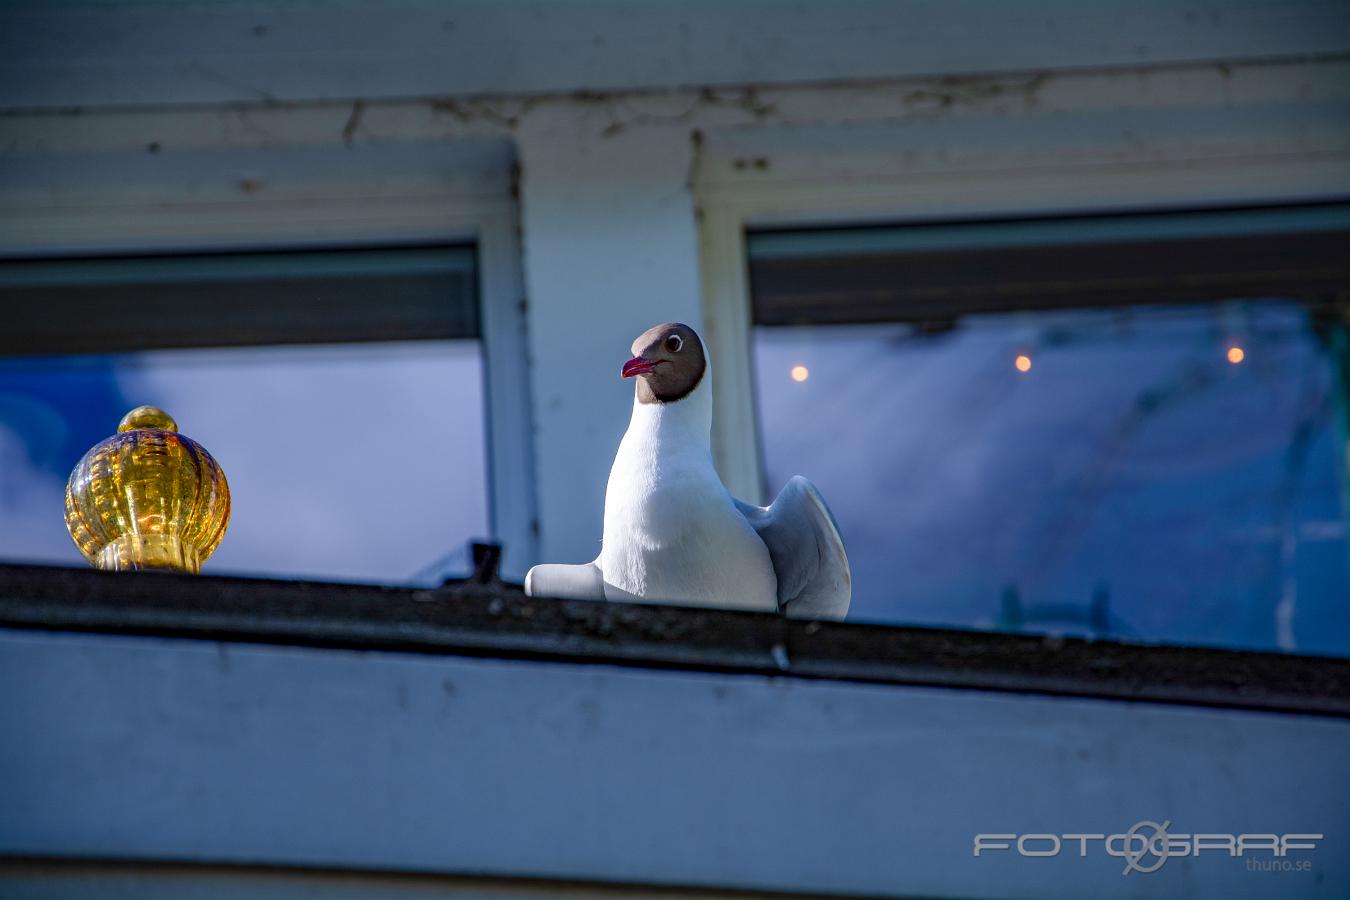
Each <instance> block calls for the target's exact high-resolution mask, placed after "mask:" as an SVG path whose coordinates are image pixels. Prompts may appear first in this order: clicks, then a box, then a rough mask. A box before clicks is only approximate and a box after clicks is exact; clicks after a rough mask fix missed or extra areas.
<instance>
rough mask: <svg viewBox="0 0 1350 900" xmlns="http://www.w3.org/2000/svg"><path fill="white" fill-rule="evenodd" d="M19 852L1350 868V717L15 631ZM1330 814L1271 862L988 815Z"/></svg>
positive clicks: (1346, 885)
mask: <svg viewBox="0 0 1350 900" xmlns="http://www.w3.org/2000/svg"><path fill="white" fill-rule="evenodd" d="M0 734H3V735H4V740H3V742H0V782H2V786H3V797H4V800H3V803H0V853H4V854H44V855H47V854H56V855H63V856H93V857H101V858H108V857H111V858H132V859H134V858H152V859H170V860H173V859H178V860H203V861H218V862H233V863H265V864H267V863H271V864H292V865H309V866H320V867H354V868H374V869H395V870H414V871H415V870H421V871H437V872H447V873H463V874H496V873H500V874H509V875H513V876H542V877H563V878H575V879H598V880H617V881H626V882H639V883H658V884H659V883H667V884H687V885H704V886H721V887H731V886H737V887H754V888H765V889H772V888H783V889H795V890H807V891H812V890H814V891H822V892H858V893H875V894H886V895H894V894H915V895H920V896H964V897H995V896H1039V897H1082V896H1089V895H1090V896H1098V897H1137V896H1168V897H1187V896H1202V895H1203V896H1226V897H1247V896H1263V897H1265V896H1271V895H1272V892H1275V893H1278V894H1280V895H1283V896H1301V897H1313V896H1343V895H1344V894H1345V893H1347V891H1350V856H1347V855H1346V854H1345V853H1344V852H1342V851H1343V849H1344V847H1345V846H1346V840H1347V836H1350V753H1347V750H1350V722H1347V721H1345V720H1340V719H1329V718H1315V717H1305V716H1295V715H1275V714H1260V713H1246V712H1225V711H1217V710H1210V709H1203V708H1192V707H1182V706H1172V707H1168V706H1156V705H1148V704H1132V703H1119V702H1108V701H1091V700H1073V699H1054V698H1047V697H1035V696H1021V695H1012V694H1003V695H1000V694H987V693H981V692H978V691H959V690H942V689H920V688H905V687H885V686H877V685H862V684H851V683H842V682H823V681H807V680H800V679H795V678H786V677H785V678H763V677H758V676H734V675H720V674H716V673H702V674H698V673H679V672H670V671H665V672H662V671H651V670H640V669H621V668H613V667H608V666H600V665H585V664H561V663H527V662H509V661H493V660H485V659H465V658H454V657H433V656H410V655H398V654H385V653H357V652H347V651H324V650H304V649H289V648H268V647H258V646H247V645H226V644H214V643H204V642H193V641H170V640H160V639H152V638H112V637H96V636H73V635H60V634H37V633H17V632H7V633H3V634H2V635H0ZM1141 819H1150V820H1153V821H1158V822H1161V821H1165V820H1170V821H1171V823H1172V831H1173V832H1195V831H1200V832H1227V831H1252V832H1256V831H1260V832H1276V833H1284V832H1321V833H1324V834H1325V835H1326V839H1325V841H1324V842H1323V846H1322V848H1321V849H1319V850H1317V851H1314V852H1312V853H1309V854H1307V855H1306V856H1305V857H1304V858H1307V859H1309V860H1311V862H1312V871H1311V872H1309V873H1290V874H1263V873H1252V872H1249V871H1247V868H1246V866H1245V865H1244V863H1243V861H1242V860H1240V859H1231V858H1229V857H1227V856H1226V855H1207V856H1204V857H1202V858H1199V859H1195V858H1186V859H1171V860H1169V861H1168V862H1167V864H1166V865H1165V866H1164V867H1163V869H1162V870H1161V871H1159V872H1157V873H1155V874H1152V875H1146V876H1145V875H1140V874H1138V873H1131V874H1130V875H1128V876H1125V875H1122V874H1121V869H1122V865H1121V862H1120V860H1118V859H1116V858H1113V857H1108V856H1105V855H1103V854H1100V853H1095V854H1089V856H1088V857H1087V858H1080V857H1078V856H1077V855H1076V853H1065V854H1063V855H1062V856H1060V857H1057V858H1054V859H1028V858H1022V857H1018V856H1016V855H1013V854H1010V853H1003V854H998V855H992V856H984V857H981V858H979V859H975V858H974V857H973V855H972V840H973V836H974V835H975V834H976V833H977V832H1003V831H1007V832H1018V833H1025V832H1043V831H1044V832H1056V833H1063V832H1103V833H1107V834H1110V833H1113V832H1123V831H1125V830H1126V829H1128V828H1129V827H1130V826H1131V825H1133V824H1135V823H1136V822H1138V821H1140V820H1141Z"/></svg>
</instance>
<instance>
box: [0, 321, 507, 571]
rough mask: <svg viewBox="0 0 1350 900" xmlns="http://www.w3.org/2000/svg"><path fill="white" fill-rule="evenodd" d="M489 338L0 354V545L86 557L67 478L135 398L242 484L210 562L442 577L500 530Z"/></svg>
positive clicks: (65, 560) (29, 558) (39, 555)
mask: <svg viewBox="0 0 1350 900" xmlns="http://www.w3.org/2000/svg"><path fill="white" fill-rule="evenodd" d="M480 356H481V354H480V350H479V344H478V342H477V341H419V342H402V343H380V344H344V345H326V346H307V347H295V346H292V347H257V348H231V349H209V350H159V351H151V352H145V353H135V354H123V355H114V356H82V357H69V356H67V357H30V358H10V359H2V360H0V558H4V559H5V560H8V561H23V562H44V563H55V564H68V565H84V561H83V558H82V557H81V556H80V555H79V552H78V550H77V549H76V547H75V545H74V543H73V542H72V541H71V539H70V537H69V536H68V535H67V534H66V529H65V524H64V521H63V518H62V513H63V503H64V490H65V482H66V477H67V476H68V475H69V473H70V470H71V469H72V468H73V467H74V465H75V463H76V461H77V460H78V459H79V458H80V456H81V455H83V453H84V452H85V451H86V450H87V449H89V447H91V446H93V445H94V444H95V443H96V442H98V441H100V440H102V439H103V438H105V437H107V436H109V435H111V434H112V433H113V432H114V431H115V429H116V427H117V422H118V420H119V419H120V418H121V417H122V415H123V414H124V413H126V412H127V411H128V410H130V409H132V408H134V407H136V406H139V405H142V404H151V405H155V406H160V407H162V408H164V409H166V410H168V411H169V412H170V413H171V414H172V415H173V416H174V417H175V418H176V419H177V420H178V424H179V427H180V428H181V429H182V432H183V433H184V434H185V435H187V436H188V437H191V438H192V439H193V440H195V441H197V442H198V443H200V444H201V445H202V446H204V447H206V449H207V450H208V451H210V453H211V454H212V455H213V456H214V457H215V458H216V460H217V461H218V462H219V463H220V465H221V467H222V468H223V469H224V471H225V475H226V477H227V478H228V480H229V483H230V492H231V497H232V503H233V507H232V514H231V522H230V530H229V532H228V533H227V534H226V536H225V540H224V542H223V543H222V544H221V545H220V549H219V550H217V551H216V554H215V555H214V556H213V557H212V558H211V560H210V561H209V562H208V563H207V564H206V569H205V571H207V572H208V573H215V574H247V575H265V576H283V577H292V576H294V577H317V578H325V579H338V580H357V581H379V582H408V581H419V580H420V581H439V580H440V578H442V577H444V576H446V575H449V574H463V573H464V571H466V567H467V554H466V553H465V551H464V547H465V542H466V541H467V540H469V539H471V538H476V537H482V536H484V535H486V534H488V532H489V528H488V510H487V499H486V484H487V478H486V461H485V458H484V454H485V449H484V424H483V423H484V418H483V415H484V413H483V376H482V364H481V358H480Z"/></svg>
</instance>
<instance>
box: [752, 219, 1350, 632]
mask: <svg viewBox="0 0 1350 900" xmlns="http://www.w3.org/2000/svg"><path fill="white" fill-rule="evenodd" d="M1347 241H1350V205H1346V204H1344V203H1330V202H1328V203H1310V204H1305V205H1302V206H1285V207H1266V208H1254V207H1251V208H1232V209H1208V210H1183V211H1165V212H1148V211H1141V212H1115V213H1107V214H1101V215H1074V216H1059V217H1045V218H1023V219H989V220H983V221H971V222H952V221H945V222H915V223H909V224H903V223H900V224H894V225H887V226H879V227H875V228H837V229H820V230H799V231H763V232H757V233H752V234H750V235H749V236H748V239H747V248H748V256H749V273H750V286H751V299H752V303H753V308H754V321H755V324H756V326H757V328H756V331H755V359H756V367H757V375H758V380H757V391H758V398H759V413H760V419H761V432H762V437H763V441H762V448H763V458H764V465H765V472H766V480H767V481H768V484H767V485H766V487H767V488H769V489H770V490H775V489H777V487H778V486H779V485H780V484H781V483H782V482H783V480H784V479H786V478H787V477H788V476H790V475H792V474H794V473H798V472H800V473H803V474H805V475H807V476H808V477H810V478H812V479H813V480H815V481H816V482H817V484H819V486H820V488H821V490H822V491H823V492H824V494H825V496H826V497H827V498H828V499H829V501H830V503H831V505H832V506H833V508H834V511H835V513H836V515H837V517H838V519H839V524H840V527H841V530H842V531H843V534H844V539H845V541H846V543H847V544H848V547H849V551H850V557H851V559H852V561H853V565H854V578H855V582H854V594H853V605H852V609H851V611H850V616H849V617H850V618H851V619H858V620H865V619H872V620H882V621H890V622H909V623H921V624H931V625H942V626H957V627H983V628H1001V629H1006V630H1012V631H1023V630H1026V631H1037V632H1047V631H1048V632H1066V633H1076V634H1089V635H1100V636H1109V637H1115V638H1126V639H1142V640H1164V641H1170V642H1180V643H1192V644H1217V645H1227V646H1238V647H1249V648H1264V649H1282V650H1293V651H1298V652H1303V653H1336V654H1350V552H1347V546H1348V545H1347V535H1346V522H1347V516H1348V515H1350V506H1348V505H1347V504H1348V503H1350V499H1348V498H1350V486H1348V485H1347V484H1346V467H1347V464H1348V463H1350V459H1348V458H1347V456H1346V437H1347V432H1348V431H1350V407H1348V406H1347V402H1348V399H1347V397H1348V394H1350V329H1348V328H1347V323H1350V303H1348V302H1347V295H1346V293H1345V292H1346V290H1347V287H1350V257H1347V256H1346V254H1345V247H1346V246H1347Z"/></svg>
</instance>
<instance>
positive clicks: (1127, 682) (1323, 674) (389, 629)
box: [0, 565, 1350, 717]
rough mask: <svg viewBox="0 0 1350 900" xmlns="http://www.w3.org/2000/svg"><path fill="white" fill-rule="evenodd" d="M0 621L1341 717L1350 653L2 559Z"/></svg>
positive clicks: (457, 586) (13, 625)
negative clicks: (1297, 651) (1287, 651)
mask: <svg viewBox="0 0 1350 900" xmlns="http://www.w3.org/2000/svg"><path fill="white" fill-rule="evenodd" d="M0 628H10V629H28V630H44V631H64V632H84V633H101V634H123V635H140V636H152V637H172V638H190V639H199V640H212V641H226V642H245V643H261V644H281V645H290V646H303V647H330V648H342V649H349V650H384V651H399V652H410V653H430V654H452V655H460V656H479V657H495V658H505V659H532V660H551V661H558V662H573V663H603V664H610V665H624V666H636V667H643V668H656V669H680V670H693V671H715V672H732V673H739V674H757V675H767V676H782V677H795V678H808V679H825V680H836V681H851V682H864V683H872V684H896V685H920V686H927V687H943V688H967V689H975V690H983V691H1004V692H1015V693H1027V694H1046V695H1055V696H1066V697H1087V698H1098V699H1111V700H1126V701H1138V702H1148V703H1170V704H1187V705H1194V706H1206V707H1222V708H1230V709H1246V710H1261V711H1269V712H1286V713H1303V714H1309V715H1320V716H1336V717H1350V659H1340V658H1331V657H1312V656H1295V655H1292V654H1289V655H1287V654H1280V653H1265V652H1257V651H1246V650H1223V649H1210V648H1196V647H1179V646H1166V645H1151V644H1126V643H1120V642H1116V641H1104V640H1098V641H1093V640H1084V639H1080V638H1060V637H1039V636H1028V635H1013V634H1004V633H999V632H982V631H959V630H946V629H938V628H912V627H892V626H885V625H869V624H854V623H836V622H814V621H809V620H804V619H789V618H785V617H782V616H777V615H772V614H764V613H749V612H732V611H726V610H709V609H697V608H689V607H675V606H658V605H645V604H626V603H600V602H591V601H578V600H550V599H544V598H534V597H526V596H524V595H523V593H522V592H521V591H520V589H519V588H518V587H514V586H511V585H504V584H477V583H473V582H456V583H450V584H446V585H445V586H443V587H440V588H436V589H432V590H422V589H416V588H393V587H379V586H373V585H354V584H336V583H327V582H301V581H270V580H262V579H249V578H229V577H218V576H203V577H194V576H187V575H177V574H161V573H119V574H110V573H105V572H99V571H95V570H93V569H73V568H59V567H47V566H22V565H0Z"/></svg>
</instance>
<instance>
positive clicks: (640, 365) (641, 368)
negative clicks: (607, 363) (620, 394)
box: [623, 356, 661, 378]
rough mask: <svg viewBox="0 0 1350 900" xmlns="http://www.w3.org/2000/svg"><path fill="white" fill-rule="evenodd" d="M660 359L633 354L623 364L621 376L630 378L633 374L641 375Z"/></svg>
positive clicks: (654, 365)
mask: <svg viewBox="0 0 1350 900" xmlns="http://www.w3.org/2000/svg"><path fill="white" fill-rule="evenodd" d="M660 361H661V360H659V359H647V358H646V357H643V356H635V357H633V358H632V359H630V360H629V361H628V362H626V363H624V364H623V377H624V378H632V377H633V376H634V375H642V374H644V373H646V372H650V371H651V370H652V369H655V368H656V364H657V363H659V362H660Z"/></svg>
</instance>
